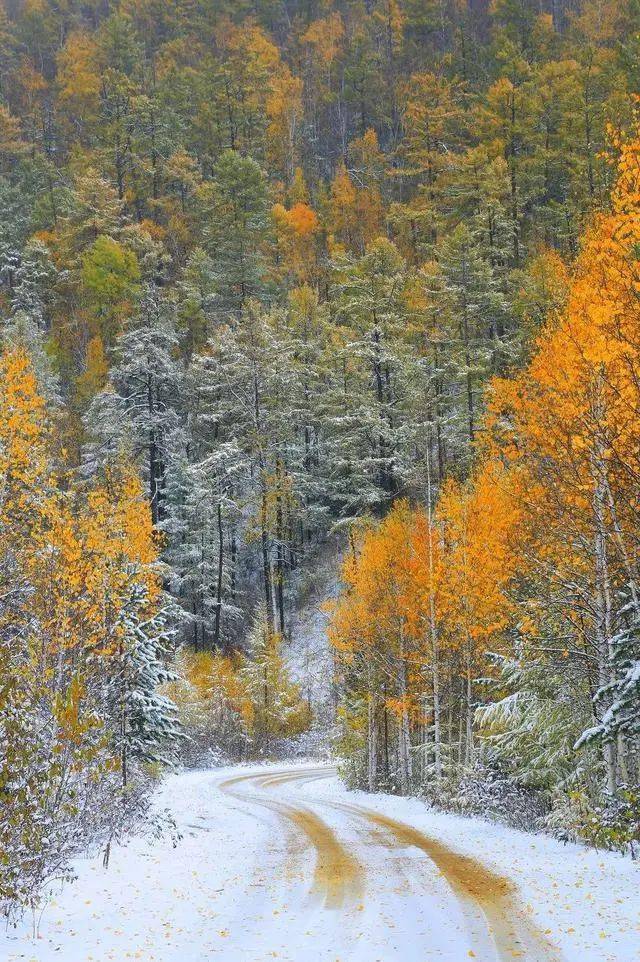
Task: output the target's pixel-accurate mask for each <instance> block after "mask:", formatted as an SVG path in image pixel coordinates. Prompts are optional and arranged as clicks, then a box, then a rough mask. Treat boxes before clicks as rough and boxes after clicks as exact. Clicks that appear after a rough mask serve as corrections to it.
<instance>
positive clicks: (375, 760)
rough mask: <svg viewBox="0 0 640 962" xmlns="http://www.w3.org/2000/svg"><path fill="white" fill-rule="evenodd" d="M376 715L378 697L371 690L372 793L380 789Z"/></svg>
mask: <svg viewBox="0 0 640 962" xmlns="http://www.w3.org/2000/svg"><path fill="white" fill-rule="evenodd" d="M376 715H377V712H376V696H375V694H374V692H373V691H372V690H371V688H370V689H369V701H368V704H367V763H368V764H367V769H368V771H367V775H368V787H369V791H370V792H375V790H376V788H377V787H378V729H377V718H376Z"/></svg>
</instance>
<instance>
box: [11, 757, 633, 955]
mask: <svg viewBox="0 0 640 962" xmlns="http://www.w3.org/2000/svg"><path fill="white" fill-rule="evenodd" d="M156 802H157V805H158V807H159V808H160V809H167V810H169V811H170V812H171V813H172V815H173V817H174V818H175V820H176V822H177V824H178V827H179V829H180V832H181V833H182V836H183V837H182V840H181V841H180V842H179V843H178V844H177V845H176V846H175V847H174V844H173V843H172V840H171V839H170V838H169V837H164V838H162V839H159V840H158V839H142V838H140V839H135V840H133V841H132V842H131V843H130V844H129V845H128V846H126V847H121V848H118V849H116V851H115V852H113V854H112V858H111V864H110V866H109V869H108V870H105V869H104V868H103V867H102V860H101V858H99V857H97V856H96V857H92V858H87V859H82V860H79V861H78V863H77V865H76V871H77V875H78V878H77V881H76V882H74V883H72V884H67V885H65V886H64V887H63V888H62V889H61V890H60V891H58V892H57V893H55V894H54V896H53V898H52V901H51V902H50V904H49V906H48V907H47V909H46V911H45V912H44V914H43V917H42V920H41V922H40V926H39V935H38V937H37V938H36V939H33V938H32V936H31V933H30V920H28V919H25V921H24V923H22V924H21V926H19V927H18V928H17V929H15V930H14V929H11V930H9V931H7V932H6V933H0V959H1V960H2V962H16V960H33V962H52V960H54V959H55V960H58V962H106V960H114V962H125V960H127V959H144V960H145V962H203V960H207V959H214V960H216V959H220V960H224V962H269V960H272V959H280V960H290V962H294V960H295V962H378V960H379V962H400V960H402V962H418V960H420V962H428V960H439V962H463V960H464V959H467V958H475V959H476V960H478V962H496V960H499V962H504V960H507V959H513V958H523V959H527V960H529V962H547V960H548V962H560V960H563V962H578V960H579V962H634V960H640V885H639V884H638V883H639V882H640V868H638V866H637V865H636V864H634V863H632V862H631V861H629V860H627V859H624V858H621V857H618V856H615V855H610V854H603V853H600V852H594V851H590V850H587V849H584V848H581V847H579V846H574V845H566V846H563V845H561V844H559V843H557V842H555V841H554V840H552V839H549V838H546V837H540V836H535V835H525V834H522V833H519V832H516V831H513V830H511V829H507V828H503V827H500V826H496V825H493V824H490V823H487V822H484V821H481V820H479V819H465V818H459V817H455V816H451V815H446V814H442V813H437V812H433V811H431V810H429V809H427V808H426V807H425V806H424V804H423V803H421V802H420V801H418V800H416V799H401V798H396V797H393V796H385V795H367V794H365V793H360V792H356V793H352V792H346V791H345V789H344V788H343V787H342V786H341V784H340V783H339V782H338V780H337V778H336V777H335V775H334V772H333V770H332V769H331V768H330V767H327V766H322V767H321V766H319V765H317V764H316V765H311V764H306V765H296V766H293V765H284V764H283V765H280V766H276V765H274V766H261V767H253V768H246V767H245V768H234V769H218V770H215V771H199V772H191V773H186V774H178V775H174V776H171V777H170V778H168V779H167V781H166V782H165V783H164V785H163V787H162V788H161V790H160V791H159V792H158V796H157V799H156Z"/></svg>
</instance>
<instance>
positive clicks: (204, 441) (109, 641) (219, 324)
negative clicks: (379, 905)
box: [0, 0, 640, 919]
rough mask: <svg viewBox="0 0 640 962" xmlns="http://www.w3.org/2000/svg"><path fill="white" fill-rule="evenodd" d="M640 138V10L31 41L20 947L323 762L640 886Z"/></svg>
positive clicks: (1, 242) (6, 621) (25, 74)
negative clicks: (136, 870) (186, 794)
mask: <svg viewBox="0 0 640 962" xmlns="http://www.w3.org/2000/svg"><path fill="white" fill-rule="evenodd" d="M639 103H640V2H639V0H450V2H444V0H84V2H83V0H3V2H2V3H0V914H2V915H5V916H7V918H9V919H15V918H16V917H18V916H19V914H20V913H21V912H22V911H23V910H24V909H25V908H28V907H30V908H33V907H34V906H35V905H37V904H38V899H39V897H40V894H41V893H42V892H43V890H44V889H45V887H46V886H47V884H48V883H49V882H50V881H51V880H52V879H63V878H66V877H70V875H71V874H72V869H71V867H70V866H71V862H72V859H73V857H74V856H75V855H76V854H77V853H78V852H79V851H83V850H85V849H86V848H87V847H89V846H95V847H98V848H100V850H101V851H102V852H103V853H104V859H105V863H108V860H109V853H110V849H111V846H112V844H113V843H114V842H117V841H118V840H119V839H121V838H123V837H125V836H126V835H127V834H128V833H130V832H131V831H142V832H151V833H153V832H156V831H157V832H161V831H165V830H169V831H170V830H171V827H170V826H167V825H161V824H158V823H157V819H156V816H155V815H152V814H151V813H150V808H149V799H150V797H151V794H152V792H153V788H154V785H156V784H157V783H158V781H159V779H160V778H161V777H162V773H163V771H165V770H166V769H167V768H168V767H169V768H170V767H171V766H172V765H173V764H175V761H176V759H179V760H182V761H184V760H185V759H188V761H189V763H190V764H194V765H198V764H210V763H211V762H212V760H213V761H215V760H218V761H219V760H222V761H225V760H226V761H236V760H244V759H251V758H266V757H279V756H282V755H283V754H287V753H291V752H294V753H295V752H302V751H303V750H304V751H307V750H308V751H311V748H309V746H314V745H315V746H316V748H318V746H320V747H321V750H322V751H323V752H324V751H331V752H332V753H333V755H334V757H336V758H337V759H338V765H339V769H340V772H341V775H342V777H343V778H344V779H345V781H346V783H347V784H348V785H349V786H351V787H357V788H363V789H367V790H368V791H371V792H377V791H384V792H390V793H397V794H402V795H407V794H415V795H419V796H421V797H423V798H425V799H427V800H428V801H430V802H431V803H433V804H436V805H439V806H443V807H445V808H447V809H450V810H453V811H457V812H462V813H470V814H480V815H482V816H484V817H487V816H488V815H489V816H491V817H494V818H496V819H501V820H503V821H508V822H509V824H511V825H515V826H517V827H520V828H526V829H535V830H544V831H546V832H549V833H552V834H554V835H556V837H558V838H561V839H563V840H576V839H582V840H584V841H586V842H587V843H589V844H594V845H597V846H599V847H603V848H610V849H614V850H617V851H622V852H630V853H631V854H632V855H635V854H636V853H637V852H638V851H639V850H640V516H639V511H640V508H639V505H640V500H639V498H640V428H639V425H640V420H639V416H640V306H639V305H640V117H639V116H638V113H637V111H638V105H639ZM309 598H311V599H312V602H309V600H308V599H309ZM310 603H312V604H313V605H315V609H316V611H317V613H319V614H320V615H321V616H322V617H323V618H324V619H325V620H326V623H327V628H326V635H327V646H328V651H329V652H330V658H331V662H332V670H331V672H330V674H331V677H327V678H325V679H324V682H325V691H324V693H323V695H322V697H321V698H320V697H318V698H316V697H315V696H314V697H312V696H311V694H309V691H308V690H307V689H308V686H307V685H306V680H305V678H304V677H301V676H300V673H299V672H298V673H296V672H294V671H292V669H291V665H290V652H291V651H292V650H295V649H296V646H297V645H299V644H300V642H301V637H300V636H301V632H302V631H303V628H301V622H300V617H299V614H300V610H301V608H302V606H303V605H304V604H307V605H308V604H310ZM304 746H307V747H306V748H305V747H304Z"/></svg>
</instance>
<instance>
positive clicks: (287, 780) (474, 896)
mask: <svg viewBox="0 0 640 962" xmlns="http://www.w3.org/2000/svg"><path fill="white" fill-rule="evenodd" d="M333 774H334V770H333V769H329V768H324V769H307V770H305V771H302V772H300V771H286V770H285V771H280V772H272V773H269V774H267V775H264V774H259V775H249V776H240V777H239V778H237V779H232V780H231V784H234V783H236V782H240V781H242V782H250V783H253V784H256V785H257V786H259V787H260V788H267V789H269V788H280V787H282V786H286V785H288V784H292V783H293V784H297V785H299V786H304V785H306V784H308V783H310V782H313V781H316V780H318V779H321V778H327V777H329V776H331V775H333ZM229 784H230V783H229V782H227V783H225V785H226V786H228V785H229ZM240 797H243V798H245V799H247V798H248V796H247V795H245V794H244V793H243V794H242V795H241V796H240ZM251 800H252V801H255V802H257V803H259V804H263V805H266V807H269V808H272V809H273V810H276V811H280V813H281V814H282V815H284V816H285V817H286V818H288V819H289V820H290V821H292V822H293V823H294V824H295V825H296V826H297V827H298V828H300V829H301V830H302V831H303V832H304V833H305V834H306V835H307V837H308V838H309V840H310V841H311V843H312V844H313V845H314V847H315V849H316V853H317V864H316V877H315V878H314V888H315V889H316V890H323V889H324V890H328V891H330V892H332V893H333V895H334V897H333V898H328V899H327V902H326V904H327V905H329V906H330V907H333V908H337V907H340V906H341V905H342V904H343V903H344V901H345V897H346V893H347V892H349V891H351V892H352V891H353V890H352V888H351V886H352V885H353V883H354V881H355V874H354V873H353V870H352V867H353V864H354V863H355V864H356V865H357V866H358V871H357V876H358V881H359V883H360V888H359V892H360V891H361V889H362V885H361V874H362V869H361V866H360V865H359V863H357V862H355V860H354V859H353V857H352V856H350V855H349V854H348V853H346V850H344V848H343V847H342V846H341V845H340V843H339V842H338V840H337V837H336V835H335V833H334V832H333V830H332V829H330V828H329V826H328V825H326V823H324V822H323V821H322V819H321V818H319V817H318V816H317V815H316V814H315V813H313V812H311V811H310V810H309V809H308V808H307V807H306V806H305V807H302V806H298V805H297V804H296V805H291V804H289V803H285V802H282V801H280V800H278V801H277V802H276V801H275V800H267V799H265V797H264V796H262V795H253V796H251ZM311 801H312V802H313V804H314V805H321V806H326V807H329V808H331V809H334V810H336V811H339V812H341V813H343V814H345V815H347V816H349V817H350V818H351V819H353V820H355V821H356V822H360V824H361V825H362V824H364V825H365V826H366V834H365V841H366V840H367V835H368V839H369V841H370V842H373V844H378V845H380V844H382V845H384V846H385V847H386V848H388V849H390V850H392V851H394V852H395V853H396V854H397V852H398V850H399V849H400V850H402V849H406V848H416V849H418V850H419V851H421V852H423V853H424V854H425V855H427V857H428V858H429V859H430V860H431V862H432V863H433V864H434V865H435V866H436V868H437V869H438V871H439V872H440V874H441V875H442V876H443V878H444V879H445V880H446V881H447V883H448V884H449V886H450V888H451V889H452V891H453V892H454V894H455V895H456V897H457V899H458V901H459V903H460V904H461V907H462V910H463V913H464V915H465V918H466V920H467V924H468V926H469V929H470V935H471V938H472V941H473V943H474V946H475V948H476V949H477V951H476V953H475V957H476V958H477V959H478V962H482V960H484V959H486V960H487V962H495V960H496V959H497V960H498V962H507V960H511V959H517V958H521V959H526V960H527V962H561V956H560V954H559V952H558V950H557V949H556V948H555V946H553V945H551V943H549V942H548V941H547V939H546V938H545V937H544V935H543V934H542V933H541V932H540V930H539V929H538V928H537V927H536V926H535V924H534V923H532V922H531V920H530V919H528V918H527V916H526V914H525V912H524V911H523V910H522V908H521V907H520V906H519V904H518V898H517V891H516V886H515V885H514V884H513V882H511V881H510V880H509V879H507V878H504V877H503V876H500V875H498V874H497V873H495V872H493V871H492V870H491V869H489V868H488V867H487V866H485V865H483V864H482V862H480V861H478V860H476V859H474V858H472V857H470V856H468V855H462V854H460V853H459V852H456V851H454V850H453V849H450V848H449V847H448V846H446V845H444V843H442V842H440V841H438V840H436V839H434V838H432V837H430V836H428V835H426V834H424V833H422V832H420V831H419V830H418V829H415V828H413V827H412V826H410V825H407V824H405V823H403V822H399V821H396V820H395V819H392V818H389V817H388V816H386V815H382V814H379V813H378V812H375V811H372V810H370V809H367V808H364V807H363V806H360V805H349V804H345V803H340V802H335V801H330V800H328V799H325V798H315V799H311ZM327 846H328V847H327ZM335 846H338V850H339V849H342V852H341V854H339V855H337V856H336V855H335V854H331V853H332V852H334V853H335V851H336V849H335V848H334V847H335ZM328 853H329V855H328V858H327V854H328ZM345 856H346V859H347V861H346V862H344V858H345ZM323 865H324V870H323V869H322V866H323ZM413 866H415V863H412V867H413ZM350 867H351V870H350ZM319 868H320V878H318V871H319ZM345 868H346V872H344V873H343V870H344V869H345ZM337 891H339V892H340V897H339V898H336V897H335V893H336V892H337ZM359 892H358V894H359ZM478 909H479V910H480V912H481V917H484V920H485V921H486V926H483V925H482V921H481V919H479V918H478V913H477V911H475V910H478ZM479 922H480V925H479ZM487 935H489V939H488V938H487Z"/></svg>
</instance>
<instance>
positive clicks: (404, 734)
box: [398, 626, 412, 795]
mask: <svg viewBox="0 0 640 962" xmlns="http://www.w3.org/2000/svg"><path fill="white" fill-rule="evenodd" d="M399 641H400V651H399V664H398V697H399V699H400V702H401V705H402V708H401V712H400V724H399V725H398V760H399V763H400V765H399V768H400V791H401V792H402V794H403V795H407V794H408V792H409V786H410V783H411V776H412V769H411V738H410V732H409V708H408V705H407V666H406V664H405V660H404V632H403V629H402V626H401V627H400V639H399Z"/></svg>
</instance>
